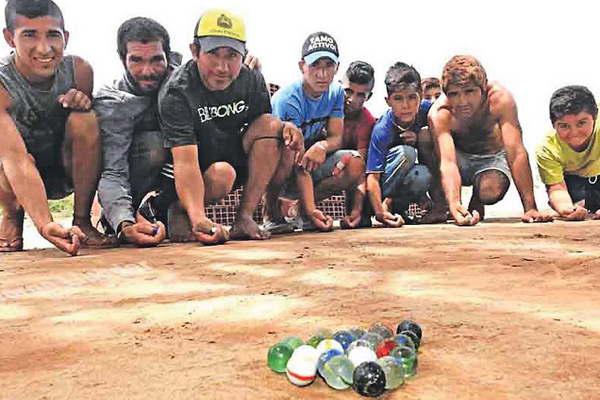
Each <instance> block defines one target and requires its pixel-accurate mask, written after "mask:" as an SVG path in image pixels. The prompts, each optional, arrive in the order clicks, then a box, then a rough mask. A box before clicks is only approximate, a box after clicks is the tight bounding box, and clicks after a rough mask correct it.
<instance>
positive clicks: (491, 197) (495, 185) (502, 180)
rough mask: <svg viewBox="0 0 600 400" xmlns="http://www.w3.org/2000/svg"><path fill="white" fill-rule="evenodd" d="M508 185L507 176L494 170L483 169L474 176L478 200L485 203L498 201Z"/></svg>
mask: <svg viewBox="0 0 600 400" xmlns="http://www.w3.org/2000/svg"><path fill="white" fill-rule="evenodd" d="M509 186H510V180H509V179H508V177H507V176H506V175H505V174H504V173H502V172H500V171H496V170H490V171H484V172H482V173H480V174H478V175H477V177H476V178H475V190H477V194H478V197H479V200H480V201H481V202H482V203H483V204H486V205H489V204H494V203H497V202H498V201H500V200H501V199H502V198H503V197H504V195H505V194H506V192H507V191H508V187H509Z"/></svg>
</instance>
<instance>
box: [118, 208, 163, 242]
mask: <svg viewBox="0 0 600 400" xmlns="http://www.w3.org/2000/svg"><path fill="white" fill-rule="evenodd" d="M138 214H139V213H138ZM136 220H137V222H136V223H135V224H127V225H125V226H123V227H122V228H121V234H122V235H123V237H124V238H125V241H126V242H127V243H132V244H135V245H136V246H140V247H152V246H156V245H158V244H159V243H160V242H162V241H163V240H164V239H165V237H166V236H167V230H166V229H165V226H164V225H163V223H162V222H157V223H155V224H152V223H150V222H149V221H148V220H146V219H145V218H144V217H142V216H141V215H138V216H137V217H136Z"/></svg>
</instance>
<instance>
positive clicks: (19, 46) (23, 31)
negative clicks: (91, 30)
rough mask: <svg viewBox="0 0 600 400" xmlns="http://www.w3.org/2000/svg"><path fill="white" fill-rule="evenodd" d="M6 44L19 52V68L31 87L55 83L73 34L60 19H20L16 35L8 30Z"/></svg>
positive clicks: (48, 17)
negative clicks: (70, 36) (66, 47)
mask: <svg viewBox="0 0 600 400" xmlns="http://www.w3.org/2000/svg"><path fill="white" fill-rule="evenodd" d="M3 33H4V39H5V40H6V43H8V45H9V46H10V47H12V48H13V49H15V66H16V67H17V71H19V73H21V75H23V76H24V77H25V79H27V80H28V81H29V82H31V83H39V82H45V81H48V80H49V79H51V78H52V77H53V76H54V73H55V72H56V68H57V66H58V64H59V63H60V62H61V61H62V58H63V54H64V49H65V46H66V44H67V41H68V39H69V33H68V32H66V31H64V30H63V29H62V27H61V23H60V21H59V20H58V19H57V18H54V17H50V16H44V17H37V18H27V17H24V16H22V15H17V17H16V18H15V29H14V32H11V31H9V30H8V29H6V28H5V29H4V31H3Z"/></svg>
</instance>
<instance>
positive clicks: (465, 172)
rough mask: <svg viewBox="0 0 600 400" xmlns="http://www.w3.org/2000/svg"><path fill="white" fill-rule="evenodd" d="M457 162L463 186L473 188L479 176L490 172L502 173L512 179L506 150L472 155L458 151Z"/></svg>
mask: <svg viewBox="0 0 600 400" xmlns="http://www.w3.org/2000/svg"><path fill="white" fill-rule="evenodd" d="M456 162H457V164H458V170H459V171H460V179H461V180H462V185H463V186H472V185H473V181H474V180H475V177H476V176H477V175H478V174H480V173H482V172H485V171H490V170H496V171H500V172H502V173H503V174H504V175H506V177H507V178H508V179H510V177H511V173H510V167H509V166H508V162H507V161H506V151H504V150H501V151H499V152H497V153H495V154H470V153H463V152H462V151H460V150H458V149H456Z"/></svg>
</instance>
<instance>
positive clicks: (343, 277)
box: [0, 221, 600, 400]
mask: <svg viewBox="0 0 600 400" xmlns="http://www.w3.org/2000/svg"><path fill="white" fill-rule="evenodd" d="M599 229H600V225H599V224H598V223H597V222H596V223H594V222H583V223H570V224H569V223H564V222H555V223H553V224H548V225H525V224H521V223H518V222H511V221H501V222H497V223H485V224H481V225H480V226H477V227H473V228H458V227H455V226H452V225H446V226H419V227H404V228H401V229H367V230H360V231H354V232H345V231H344V232H342V231H336V232H333V233H329V234H297V235H292V236H287V237H283V238H277V239H273V240H270V241H268V242H260V243H259V242H237V243H230V244H227V245H225V246H221V247H200V246H197V245H194V244H185V245H168V246H163V247H160V248H155V249H135V248H121V249H115V250H105V251H100V252H96V253H93V254H90V253H89V252H88V253H85V252H84V254H83V255H82V256H79V257H76V258H69V257H66V256H63V255H62V254H61V253H59V252H58V251H56V250H36V251H28V252H25V253H21V254H11V255H4V256H0V398H2V399H28V400H29V399H205V398H206V399H213V398H217V399H221V398H222V399H245V398H248V399H273V398H274V399H288V398H289V399H291V398H302V399H323V398H338V399H341V398H359V396H358V395H357V394H355V393H354V392H352V391H351V390H350V391H344V392H335V391H334V390H332V389H329V388H328V387H327V386H326V385H325V383H324V382H323V381H318V382H316V383H314V384H313V385H311V386H309V387H306V388H297V387H294V386H292V385H291V384H290V383H288V382H287V380H286V378H285V377H284V376H281V375H278V374H275V373H273V372H271V371H270V370H269V369H268V368H267V367H266V363H265V360H266V351H267V348H268V347H269V346H270V345H271V344H273V343H275V342H276V341H278V340H279V339H282V338H284V337H285V336H288V335H292V334H296V335H300V336H302V337H304V338H307V337H309V336H310V334H311V333H312V332H313V331H314V330H315V329H317V328H319V327H329V328H332V329H338V328H343V327H350V326H353V325H362V326H368V325H370V324H372V323H373V322H376V321H381V322H384V323H386V324H388V325H395V324H396V323H397V322H398V321H400V320H401V319H404V318H412V319H415V320H416V321H418V322H420V323H421V325H422V326H423V329H424V342H423V345H422V347H421V352H420V359H419V373H418V375H417V376H416V377H415V378H414V379H412V380H410V381H409V382H408V384H407V385H405V386H404V387H403V388H401V389H399V390H397V391H395V392H391V393H389V394H387V395H385V396H384V398H398V399H433V400H435V399H451V400H456V399H598V398H600V394H599V393H600V307H599V306H600V259H599V255H600V252H599V251H598V246H599V244H600V237H599V236H598V234H597V232H598V231H599Z"/></svg>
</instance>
